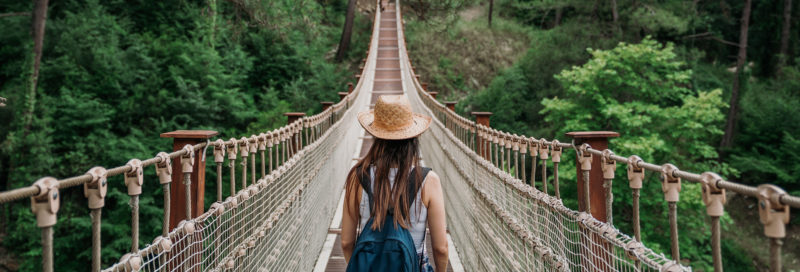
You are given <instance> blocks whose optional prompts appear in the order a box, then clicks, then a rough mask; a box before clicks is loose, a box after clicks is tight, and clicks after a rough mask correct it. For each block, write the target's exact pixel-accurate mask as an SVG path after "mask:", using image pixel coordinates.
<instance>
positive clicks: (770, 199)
mask: <svg viewBox="0 0 800 272" xmlns="http://www.w3.org/2000/svg"><path fill="white" fill-rule="evenodd" d="M783 195H786V191H784V190H783V189H781V188H779V187H778V186H775V185H772V184H762V185H759V186H758V215H759V218H760V219H761V224H764V235H766V236H767V237H770V238H784V237H786V224H788V223H789V206H787V205H784V204H783V203H780V201H779V199H780V198H781V196H783Z"/></svg>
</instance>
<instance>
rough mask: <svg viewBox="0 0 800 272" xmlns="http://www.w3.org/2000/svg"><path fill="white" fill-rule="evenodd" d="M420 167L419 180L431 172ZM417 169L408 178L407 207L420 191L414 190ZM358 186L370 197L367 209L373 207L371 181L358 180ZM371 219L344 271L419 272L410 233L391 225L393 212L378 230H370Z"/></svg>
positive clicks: (362, 178)
mask: <svg viewBox="0 0 800 272" xmlns="http://www.w3.org/2000/svg"><path fill="white" fill-rule="evenodd" d="M421 168H422V178H423V180H424V179H425V176H426V175H428V172H430V170H431V169H430V168H425V167H421ZM416 170H417V169H416V168H415V169H414V170H412V171H411V177H410V178H409V184H412V186H408V187H409V188H408V192H409V193H408V196H409V197H410V199H409V201H408V203H409V212H410V209H411V208H410V206H411V205H412V204H413V201H414V200H416V195H417V191H418V190H419V189H420V188H415V187H416V186H414V184H416V175H415V174H416ZM360 183H361V187H362V188H364V191H366V192H367V197H368V198H369V206H370V209H372V207H374V201H373V197H372V188H371V185H370V179H369V178H368V177H361V182H360ZM373 220H374V218H370V219H369V220H368V221H367V224H366V225H365V226H364V228H362V231H361V235H359V236H358V239H357V240H356V246H355V248H354V249H353V255H352V256H351V257H350V262H349V263H348V264H347V272H360V271H386V272H392V271H404V272H418V271H420V260H419V256H417V250H416V246H415V245H414V239H413V238H411V232H409V231H408V230H407V229H404V228H402V227H400V225H395V224H394V212H393V211H392V210H389V211H387V214H386V219H385V220H384V221H383V226H381V228H380V231H379V230H373V229H372V223H373Z"/></svg>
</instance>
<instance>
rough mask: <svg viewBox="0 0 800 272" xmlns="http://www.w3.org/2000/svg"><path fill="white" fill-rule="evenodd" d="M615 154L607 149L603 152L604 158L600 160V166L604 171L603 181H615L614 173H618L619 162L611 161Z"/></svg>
mask: <svg viewBox="0 0 800 272" xmlns="http://www.w3.org/2000/svg"><path fill="white" fill-rule="evenodd" d="M611 155H614V152H613V151H611V150H609V149H606V150H603V157H602V158H600V165H602V169H603V179H614V171H617V161H615V160H613V159H611Z"/></svg>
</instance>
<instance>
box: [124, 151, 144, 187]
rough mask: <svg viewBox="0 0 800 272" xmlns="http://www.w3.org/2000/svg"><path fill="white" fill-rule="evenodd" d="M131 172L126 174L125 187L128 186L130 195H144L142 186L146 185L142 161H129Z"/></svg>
mask: <svg viewBox="0 0 800 272" xmlns="http://www.w3.org/2000/svg"><path fill="white" fill-rule="evenodd" d="M127 165H129V166H130V167H131V170H130V171H128V172H127V173H125V186H128V195H129V196H136V195H141V194H142V184H143V183H144V173H143V169H142V161H141V160H139V159H132V160H130V161H128V164H127Z"/></svg>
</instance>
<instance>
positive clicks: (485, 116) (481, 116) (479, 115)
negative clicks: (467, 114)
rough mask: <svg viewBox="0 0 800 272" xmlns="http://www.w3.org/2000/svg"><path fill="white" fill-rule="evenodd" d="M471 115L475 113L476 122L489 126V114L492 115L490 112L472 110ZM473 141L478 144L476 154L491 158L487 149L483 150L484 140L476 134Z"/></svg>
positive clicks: (487, 158)
mask: <svg viewBox="0 0 800 272" xmlns="http://www.w3.org/2000/svg"><path fill="white" fill-rule="evenodd" d="M472 115H475V122H476V123H478V124H479V125H482V126H485V127H487V128H489V127H491V126H489V116H492V113H491V112H484V111H473V112H472ZM475 143H477V144H478V146H477V152H478V155H481V157H483V158H484V159H486V160H491V156H490V154H489V150H485V149H486V141H485V140H484V139H481V138H480V137H477V136H476V139H475Z"/></svg>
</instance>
